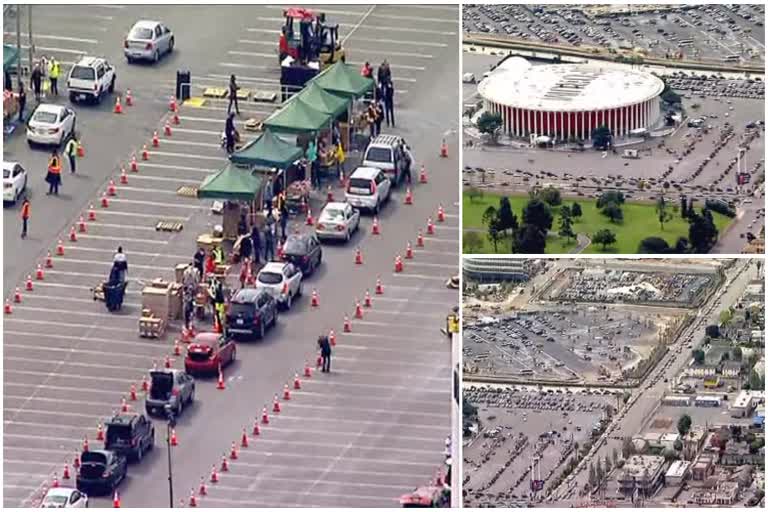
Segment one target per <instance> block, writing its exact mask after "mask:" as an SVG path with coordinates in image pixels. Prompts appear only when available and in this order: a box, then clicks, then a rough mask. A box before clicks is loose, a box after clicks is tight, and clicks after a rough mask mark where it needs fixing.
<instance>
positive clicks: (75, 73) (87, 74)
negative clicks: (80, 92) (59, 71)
mask: <svg viewBox="0 0 768 512" xmlns="http://www.w3.org/2000/svg"><path fill="white" fill-rule="evenodd" d="M70 77H71V78H74V79H76V80H93V79H94V78H95V77H96V71H95V70H94V69H93V68H89V67H86V66H75V67H73V68H72V74H71V75H70Z"/></svg>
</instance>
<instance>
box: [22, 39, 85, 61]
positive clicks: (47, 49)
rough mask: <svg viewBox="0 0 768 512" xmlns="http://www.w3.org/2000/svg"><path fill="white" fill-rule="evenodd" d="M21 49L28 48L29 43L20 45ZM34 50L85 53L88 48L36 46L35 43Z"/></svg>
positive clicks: (73, 53) (74, 53)
mask: <svg viewBox="0 0 768 512" xmlns="http://www.w3.org/2000/svg"><path fill="white" fill-rule="evenodd" d="M21 49H22V50H29V45H26V44H23V45H21ZM35 51H43V52H55V53H67V54H72V55H86V54H87V53H88V50H73V49H71V48H56V47H52V46H37V45H35ZM71 64H74V63H71Z"/></svg>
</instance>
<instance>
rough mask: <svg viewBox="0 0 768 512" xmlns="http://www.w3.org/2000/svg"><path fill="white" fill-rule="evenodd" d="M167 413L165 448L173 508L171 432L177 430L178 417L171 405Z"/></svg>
mask: <svg viewBox="0 0 768 512" xmlns="http://www.w3.org/2000/svg"><path fill="white" fill-rule="evenodd" d="M165 412H166V415H167V416H168V422H167V423H166V425H165V427H166V428H165V446H166V448H167V449H168V499H169V500H170V508H173V465H172V463H171V430H173V429H174V428H176V415H175V414H173V410H171V406H170V404H166V406H165Z"/></svg>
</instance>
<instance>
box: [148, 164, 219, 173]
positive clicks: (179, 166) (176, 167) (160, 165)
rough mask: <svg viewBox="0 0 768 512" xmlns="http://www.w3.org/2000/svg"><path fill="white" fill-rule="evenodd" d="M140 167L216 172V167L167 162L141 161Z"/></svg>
mask: <svg viewBox="0 0 768 512" xmlns="http://www.w3.org/2000/svg"><path fill="white" fill-rule="evenodd" d="M141 165H142V167H149V168H150V169H153V168H156V169H173V170H176V171H191V172H199V173H205V174H210V173H212V172H216V171H217V170H216V169H206V168H203V167H186V166H183V165H169V164H150V163H147V162H142V164H141Z"/></svg>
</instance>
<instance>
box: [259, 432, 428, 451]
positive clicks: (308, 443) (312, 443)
mask: <svg viewBox="0 0 768 512" xmlns="http://www.w3.org/2000/svg"><path fill="white" fill-rule="evenodd" d="M278 430H279V427H278ZM437 441H438V442H439V440H437ZM262 443H275V444H290V445H306V446H317V444H318V443H317V441H315V440H313V441H303V442H302V441H297V440H295V439H290V440H288V439H266V438H262V437H260V438H259V439H258V440H257V441H254V444H253V445H252V446H254V447H258V445H260V444H262ZM322 445H323V447H328V448H346V447H347V446H349V444H348V443H344V444H340V443H327V442H323V443H322ZM355 448H356V449H357V450H390V451H393V452H405V453H423V454H426V455H434V454H435V450H421V449H416V448H413V449H412V448H393V447H390V446H386V447H384V446H357V445H356V446H355ZM249 451H250V450H249Z"/></svg>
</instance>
